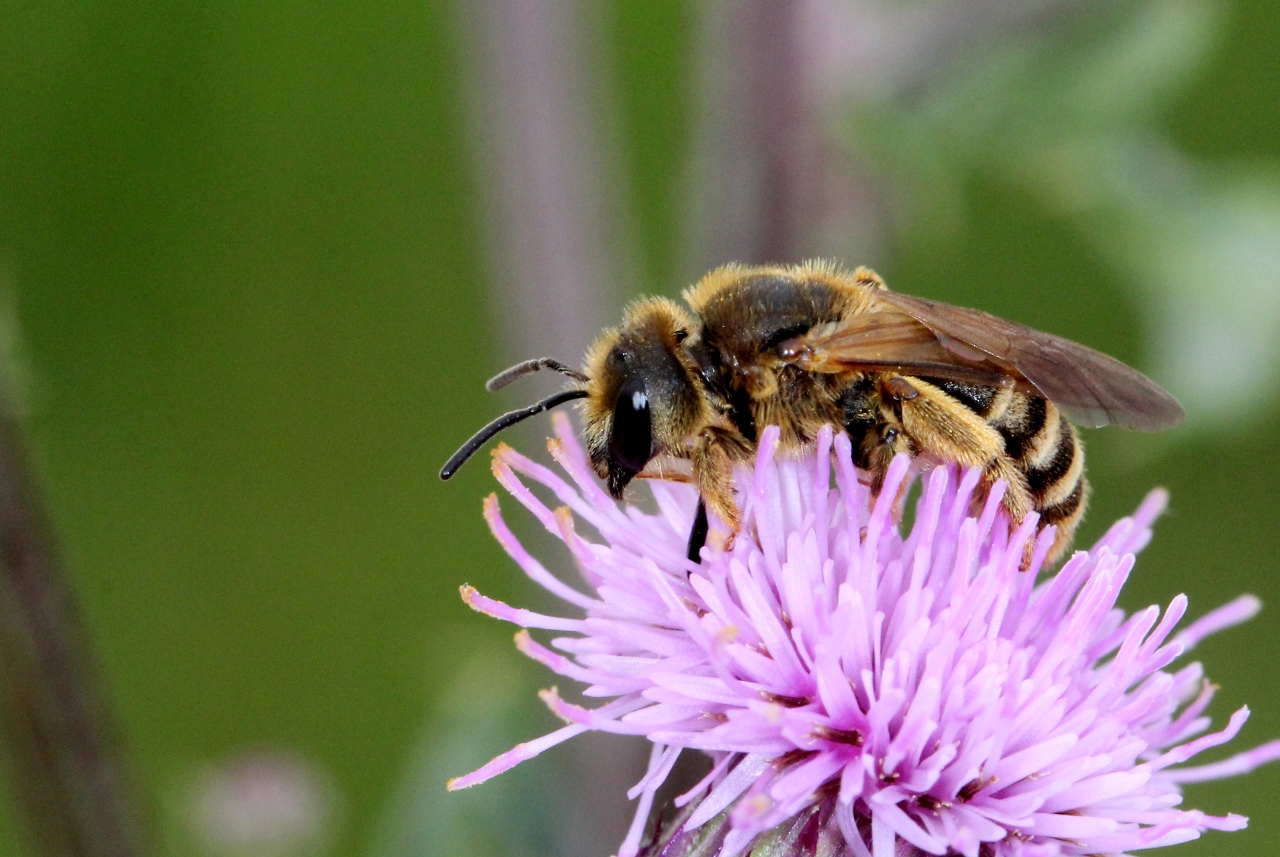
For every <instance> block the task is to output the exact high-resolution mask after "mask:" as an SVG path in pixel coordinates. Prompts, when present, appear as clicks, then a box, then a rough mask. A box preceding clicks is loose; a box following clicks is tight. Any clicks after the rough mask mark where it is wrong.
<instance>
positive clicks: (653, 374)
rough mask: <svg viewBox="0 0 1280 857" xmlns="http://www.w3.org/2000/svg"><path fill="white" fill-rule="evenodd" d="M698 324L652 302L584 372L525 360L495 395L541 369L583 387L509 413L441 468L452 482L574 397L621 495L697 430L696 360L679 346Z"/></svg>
mask: <svg viewBox="0 0 1280 857" xmlns="http://www.w3.org/2000/svg"><path fill="white" fill-rule="evenodd" d="M692 324H693V319H692V318H690V317H689V314H688V313H686V312H685V311H684V310H682V309H681V308H680V307H679V306H677V305H676V304H675V303H673V302H671V301H669V300H667V299H665V298H648V299H646V300H643V301H641V302H639V303H637V304H635V305H634V306H632V307H631V308H630V309H629V310H628V311H627V315H626V318H625V319H624V320H623V322H622V324H621V326H619V327H615V328H610V329H609V330H606V331H605V332H604V333H601V334H600V336H599V337H597V339H596V342H595V344H594V345H592V346H591V350H590V352H589V353H588V354H587V366H586V369H587V371H586V373H585V374H584V373H582V372H576V371H574V370H573V369H570V368H569V367H568V366H565V365H564V364H563V363H560V362H559V361H556V360H553V359H551V358H549V357H543V358H539V359H536V360H526V361H525V362H523V363H518V364H516V365H515V366H512V367H511V368H510V369H507V370H506V371H504V372H501V373H499V374H498V375H496V376H495V377H493V378H492V379H490V381H489V383H488V388H489V390H491V391H492V390H499V389H501V388H503V387H505V386H506V385H507V384H509V383H511V382H512V381H514V380H516V379H517V378H520V377H523V376H524V375H527V374H529V373H530V372H536V371H538V370H540V369H554V370H555V371H557V372H560V373H561V374H563V375H568V376H569V377H571V378H573V379H574V380H575V381H576V382H578V384H577V386H575V387H572V388H570V389H568V390H563V391H561V392H559V393H556V394H554V395H551V396H548V397H547V398H545V399H543V400H542V401H540V402H536V403H534V404H532V405H530V406H529V407H527V408H521V409H519V410H515V411H511V412H510V413H507V414H503V415H502V416H500V417H498V418H497V419H496V420H494V421H493V422H491V423H489V424H488V425H487V426H485V427H484V428H482V429H480V431H478V432H476V433H475V434H474V435H472V437H471V439H470V440H468V441H467V442H466V443H465V444H463V445H462V447H461V448H460V449H459V450H458V451H457V452H455V453H454V454H453V457H452V458H450V459H449V461H448V462H446V463H445V466H444V467H443V468H442V469H441V470H440V478H441V479H449V478H450V477H452V476H453V474H454V473H456V472H457V471H458V468H459V467H461V466H462V465H463V464H464V463H465V462H466V461H467V459H469V458H470V457H471V456H472V455H474V454H475V453H476V452H477V451H479V450H480V448H481V447H483V446H484V444H485V443H487V442H488V441H489V440H490V439H491V438H492V437H493V436H494V435H496V434H498V433H499V432H501V431H504V430H506V429H507V428H509V427H511V426H513V425H515V424H516V423H518V422H520V421H522V420H525V419H528V418H529V417H531V416H534V415H535V414H540V413H542V412H543V411H545V410H547V409H549V408H554V407H556V406H558V405H562V404H564V403H565V402H569V401H572V400H573V399H585V400H586V402H585V406H584V408H583V411H584V417H585V421H586V435H587V449H588V451H589V452H590V454H591V464H592V466H593V467H594V468H595V470H596V473H598V474H599V475H600V477H601V478H602V479H605V480H607V481H608V483H609V493H611V494H612V495H613V496H614V497H620V496H621V495H622V489H623V488H625V487H626V485H627V483H628V482H630V481H631V480H632V478H634V477H635V475H636V474H637V473H639V472H640V471H641V470H643V469H644V466H645V465H646V464H647V463H648V462H649V461H650V459H652V458H654V457H655V456H658V455H661V454H663V453H665V452H672V451H676V450H678V449H679V448H680V447H681V445H683V444H684V442H685V441H686V439H687V438H689V437H690V435H691V434H693V432H694V431H695V429H696V426H697V423H698V418H699V416H700V414H701V409H702V408H703V407H704V405H703V403H702V398H701V397H700V396H699V395H698V387H697V386H696V384H697V383H698V382H697V381H695V379H694V375H693V372H694V367H693V362H692V360H691V358H690V357H689V355H688V354H687V353H686V352H685V350H684V348H683V347H682V345H681V343H682V342H684V340H685V339H686V337H688V335H689V331H690V329H691V327H692Z"/></svg>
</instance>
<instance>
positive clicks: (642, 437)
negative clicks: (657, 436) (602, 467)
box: [609, 378, 653, 473]
mask: <svg viewBox="0 0 1280 857" xmlns="http://www.w3.org/2000/svg"><path fill="white" fill-rule="evenodd" d="M652 449H653V420H652V418H651V417H650V414H649V394H648V393H647V392H646V391H645V388H644V382H643V381H641V380H640V379H639V378H632V379H631V380H630V381H627V382H626V383H625V384H623V385H622V389H621V390H619V391H618V401H617V402H616V403H615V404H614V406H613V431H612V433H611V434H610V435H609V453H610V456H611V458H612V459H613V460H614V461H615V462H617V463H618V464H620V465H621V466H622V467H624V468H626V469H627V470H630V471H631V472H632V473H639V472H640V471H641V470H643V469H644V466H645V464H647V463H648V462H649V459H650V458H651V457H652Z"/></svg>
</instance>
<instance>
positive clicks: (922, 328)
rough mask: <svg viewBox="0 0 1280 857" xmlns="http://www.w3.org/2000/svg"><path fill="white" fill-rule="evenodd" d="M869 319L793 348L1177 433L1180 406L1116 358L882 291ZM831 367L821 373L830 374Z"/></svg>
mask: <svg viewBox="0 0 1280 857" xmlns="http://www.w3.org/2000/svg"><path fill="white" fill-rule="evenodd" d="M875 298H876V302H877V303H876V305H875V306H873V307H872V308H871V310H870V311H869V312H865V313H860V314H859V315H857V316H856V317H854V318H853V319H851V320H849V321H847V322H845V323H842V324H839V325H835V326H824V327H823V328H820V329H815V330H814V331H812V332H811V333H810V334H808V335H806V336H803V337H798V338H797V339H796V340H793V341H792V342H791V343H787V344H786V345H787V347H789V348H791V349H793V350H795V352H796V353H797V354H799V353H802V352H803V353H804V354H805V355H806V365H809V366H810V367H811V368H812V370H813V371H818V372H821V371H844V370H850V369H868V370H884V369H893V370H896V371H903V372H910V373H912V374H919V375H926V376H929V377H942V378H948V379H952V380H957V381H962V382H967V383H976V384H985V385H989V386H1000V385H1003V384H1010V383H1011V384H1013V385H1014V386H1015V387H1017V388H1020V389H1023V390H1026V391H1028V392H1035V393H1037V394H1039V395H1041V396H1044V397H1045V398H1046V399H1049V400H1050V401H1052V402H1053V403H1054V404H1055V405H1057V406H1058V407H1059V408H1060V409H1062V411H1063V412H1064V413H1065V414H1066V415H1067V417H1068V418H1069V419H1070V420H1071V421H1072V422H1075V423H1079V424H1080V425H1085V426H1093V427H1097V426H1105V425H1109V424H1110V425H1117V426H1120V427H1122V428H1128V429H1137V430H1139V431H1156V430H1159V429H1164V428H1169V427H1170V426H1174V425H1177V424H1178V423H1180V422H1181V421H1182V419H1183V417H1185V416H1186V414H1185V412H1184V411H1183V410H1182V406H1181V405H1179V404H1178V402H1177V400H1176V399H1174V398H1173V396H1171V395H1169V394H1168V393H1167V392H1165V391H1164V390H1163V389H1161V388H1160V386H1159V385H1158V384H1156V383H1155V382H1154V381H1152V380H1151V379H1150V378H1148V377H1147V376H1145V375H1143V374H1142V373H1141V372H1139V371H1138V370H1136V369H1133V368H1131V367H1129V366H1126V365H1125V364H1123V363H1121V362H1120V361H1119V360H1116V359H1115V358H1113V357H1108V356H1107V355H1105V354H1102V353H1101V352H1098V351H1094V350H1093V349H1092V348H1087V347H1085V346H1083V345H1080V344H1079V343H1076V342H1072V341H1070V340H1068V339H1063V338H1062V337H1059V336H1054V335H1053V334H1049V333H1042V332H1041V331H1038V330H1033V329H1031V328H1029V327H1024V326H1023V325H1020V324H1015V323H1014V322H1011V321H1006V320H1005V319H1002V318H997V317H996V316H993V315H990V314H988V313H985V312H981V311H980V310H974V309H965V308H963V307H957V306H951V305H950V304H944V303H940V302H938V301H932V300H926V299H924V298H916V297H911V296H910V295H902V294H898V293H897V292H890V291H888V290H882V291H877V292H876V293H875ZM824 366H825V367H826V368H823V367H824Z"/></svg>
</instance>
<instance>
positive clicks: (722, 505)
mask: <svg viewBox="0 0 1280 857" xmlns="http://www.w3.org/2000/svg"><path fill="white" fill-rule="evenodd" d="M749 453H750V451H749V450H748V449H747V448H746V447H745V445H744V444H743V443H742V441H741V439H740V438H738V437H737V436H736V435H734V434H732V433H730V432H728V431H726V430H724V429H719V428H706V429H703V430H702V432H701V433H700V434H699V435H698V439H697V441H695V443H694V447H693V451H692V454H691V455H690V458H691V459H692V461H693V481H694V482H695V483H696V484H697V486H698V494H699V501H698V511H699V513H700V514H699V516H698V517H697V518H695V520H694V526H693V532H692V533H690V537H689V558H690V559H693V560H694V561H695V562H697V558H698V557H699V556H700V552H701V550H702V545H703V544H705V542H706V537H707V531H708V529H709V527H708V526H707V524H706V513H707V512H708V511H710V512H714V513H715V514H716V516H717V517H719V518H720V520H722V521H724V523H725V525H726V526H728V528H729V538H728V539H727V540H726V541H725V545H724V546H725V548H726V549H728V548H730V547H732V546H733V538H734V536H735V535H737V533H738V530H739V528H741V526H742V513H741V512H740V510H739V509H738V501H737V499H736V498H735V496H734V488H733V467H734V465H735V464H736V463H737V462H738V461H739V460H741V459H742V458H743V456H744V455H746V456H747V457H748V458H749Z"/></svg>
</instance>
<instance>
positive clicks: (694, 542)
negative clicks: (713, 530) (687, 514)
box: [687, 497, 710, 563]
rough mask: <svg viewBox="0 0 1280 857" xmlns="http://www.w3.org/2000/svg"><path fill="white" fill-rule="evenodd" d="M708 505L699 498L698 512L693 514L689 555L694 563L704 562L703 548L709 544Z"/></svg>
mask: <svg viewBox="0 0 1280 857" xmlns="http://www.w3.org/2000/svg"><path fill="white" fill-rule="evenodd" d="M709 529H710V525H709V524H708V523H707V504H706V503H705V502H704V501H703V499H702V498H701V497H699V498H698V511H696V512H694V514H693V529H691V530H689V547H688V548H687V555H688V557H689V559H690V560H691V561H692V562H696V563H700V562H702V546H703V545H705V544H706V543H707V531H708V530H709Z"/></svg>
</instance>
